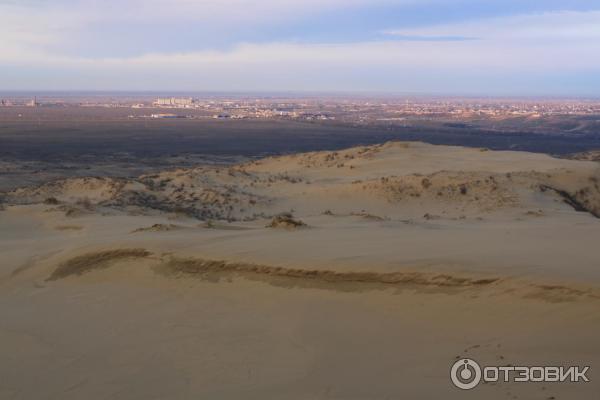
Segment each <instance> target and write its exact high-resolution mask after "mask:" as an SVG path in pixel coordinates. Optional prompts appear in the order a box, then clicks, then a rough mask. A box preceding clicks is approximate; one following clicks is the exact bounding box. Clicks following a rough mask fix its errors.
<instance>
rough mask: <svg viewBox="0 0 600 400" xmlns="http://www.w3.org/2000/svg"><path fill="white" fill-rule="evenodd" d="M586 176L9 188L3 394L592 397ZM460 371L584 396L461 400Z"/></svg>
mask: <svg viewBox="0 0 600 400" xmlns="http://www.w3.org/2000/svg"><path fill="white" fill-rule="evenodd" d="M599 181H600V167H599V164H598V163H595V162H587V161H571V160H559V159H554V158H551V157H548V156H544V155H537V154H528V153H517V152H491V151H484V150H479V149H465V148H459V147H444V146H431V145H425V144H421V143H388V144H385V145H381V146H370V147H363V148H353V149H348V150H345V151H340V152H335V153H328V152H319V153H307V154H299V155H292V156H285V157H278V158H269V159H264V160H260V161H256V162H252V163H248V164H242V165H238V166H235V167H232V168H217V167H215V168H206V167H203V168H196V169H191V170H178V171H168V172H163V173H161V174H157V175H152V176H143V177H140V178H138V179H110V178H105V179H100V178H74V179H69V180H63V181H56V182H51V183H48V184H46V185H43V186H40V187H37V188H33V189H32V188H26V189H19V190H16V191H14V192H11V193H7V194H6V195H5V196H4V205H3V207H4V210H3V211H0V252H1V254H2V261H1V262H0V298H1V299H2V300H1V301H0V309H1V312H2V315H3V318H2V321H1V322H0V346H1V348H2V354H3V356H4V357H5V360H7V361H5V362H3V363H2V364H1V366H0V374H1V375H2V376H4V377H6V379H5V380H3V381H1V382H0V397H2V398H17V399H32V398H56V399H65V398H73V399H79V398H117V399H131V398H139V399H148V398H157V399H164V398H173V399H188V398H218V399H220V398H232V399H236V398H257V399H264V398H285V399H288V398H289V399H316V398H324V399H325V398H334V399H386V398H423V399H427V398H432V397H438V398H439V397H442V398H482V397H485V398H526V399H538V398H539V399H549V398H552V397H554V398H557V399H559V398H570V399H577V398H593V397H591V396H593V395H595V394H597V393H598V392H599V391H600V387H599V386H598V382H600V375H598V371H600V342H599V341H598V340H597V332H599V331H600V308H599V306H600V268H599V267H600V252H598V251H597V250H596V247H597V243H598V238H599V237H600V220H599V219H598V218H597V217H596V216H597V215H598V213H599V212H600V188H599ZM282 212H288V213H291V214H292V215H291V216H286V217H283V218H280V219H279V220H276V222H277V223H275V224H271V221H272V218H273V217H274V216H276V215H278V214H280V213H282ZM300 221H302V222H303V223H304V225H302V226H295V225H294V223H295V222H298V223H299V222H300ZM268 225H274V226H275V227H268ZM463 355H470V356H472V357H473V358H476V359H477V360H479V361H481V362H483V363H489V364H494V363H498V364H499V365H507V364H513V365H517V364H544V363H550V364H561V363H566V364H576V365H579V364H585V365H591V366H592V372H591V373H590V377H591V378H592V382H591V383H588V384H579V385H572V384H562V385H557V384H497V385H485V386H483V387H479V388H478V389H476V390H475V391H472V392H468V393H465V392H461V391H458V390H456V389H454V388H453V387H452V386H451V384H450V381H449V376H448V371H449V368H450V366H451V364H452V363H453V362H454V360H455V359H456V357H457V356H463ZM594 378H595V379H594Z"/></svg>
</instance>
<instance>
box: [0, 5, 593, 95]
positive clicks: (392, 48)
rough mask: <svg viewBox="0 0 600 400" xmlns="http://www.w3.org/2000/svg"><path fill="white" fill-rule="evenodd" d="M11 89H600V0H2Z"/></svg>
mask: <svg viewBox="0 0 600 400" xmlns="http://www.w3.org/2000/svg"><path fill="white" fill-rule="evenodd" d="M0 38H1V39H0V91H19V90H30V91H48V90H67V91H69V90H83V91H86V90H105V91H114V90H122V91H162V92H164V91H186V92H207V91H215V92H270V91H272V92H326V93H336V92H340V93H343V92H345V93H360V92H370V93H388V94H396V93H407V94H438V95H474V96H477V95H491V96H576V97H579V96H583V97H586V96H590V97H597V96H599V95H600V5H598V4H597V3H596V2H594V1H591V0H574V1H569V2H565V1H558V0H545V1H538V0H533V1H528V2H523V1H516V0H503V1H500V0H486V1H481V0H479V1H475V0H421V1H417V0H344V1H342V0H319V1H317V0H279V1H275V0H262V1H260V0H171V1H168V2H165V1H159V0H145V1H142V0H129V1H127V0H125V1H116V0H105V1H102V2H100V1H94V0H56V1H52V2H46V1H42V0H19V1H16V0H4V1H2V0H0Z"/></svg>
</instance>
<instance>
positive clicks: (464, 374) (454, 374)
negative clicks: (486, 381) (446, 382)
mask: <svg viewBox="0 0 600 400" xmlns="http://www.w3.org/2000/svg"><path fill="white" fill-rule="evenodd" d="M450 378H451V379H452V383H454V386H456V387H457V388H459V389H462V390H469V389H473V388H474V387H475V386H477V385H478V384H479V382H480V381H481V367H480V366H479V364H477V362H475V361H473V360H471V359H470V358H463V359H460V360H458V361H457V362H455V363H454V365H453V366H452V369H451V370H450Z"/></svg>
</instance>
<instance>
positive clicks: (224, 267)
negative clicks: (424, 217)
mask: <svg viewBox="0 0 600 400" xmlns="http://www.w3.org/2000/svg"><path fill="white" fill-rule="evenodd" d="M157 270H158V272H161V273H163V274H167V275H197V276H209V275H211V274H233V275H240V276H243V277H246V278H255V279H258V280H267V279H270V278H286V279H291V280H293V281H295V282H296V283H298V282H301V281H304V282H313V283H317V284H320V285H327V286H329V285H336V284H344V283H359V284H376V285H415V286H430V287H447V288H461V287H462V288H467V287H473V286H485V285H491V284H493V283H495V282H498V281H499V279H498V278H484V279H475V278H466V277H459V276H452V275H447V274H427V273H420V272H390V273H379V272H339V271H331V270H314V269H292V268H283V267H276V266H269V265H257V264H249V263H237V262H226V261H220V260H204V259H198V258H177V257H173V258H171V259H169V260H168V261H167V262H166V263H164V264H163V265H161V266H160V267H158V268H157Z"/></svg>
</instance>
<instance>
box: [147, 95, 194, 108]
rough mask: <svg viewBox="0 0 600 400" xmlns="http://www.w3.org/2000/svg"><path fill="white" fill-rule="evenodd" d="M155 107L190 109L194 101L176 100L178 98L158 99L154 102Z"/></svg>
mask: <svg viewBox="0 0 600 400" xmlns="http://www.w3.org/2000/svg"><path fill="white" fill-rule="evenodd" d="M154 104H155V105H157V106H161V107H190V106H192V105H193V104H194V99H192V98H191V97H188V98H176V97H168V98H160V97H159V98H158V99H156V101H155V102H154Z"/></svg>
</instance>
